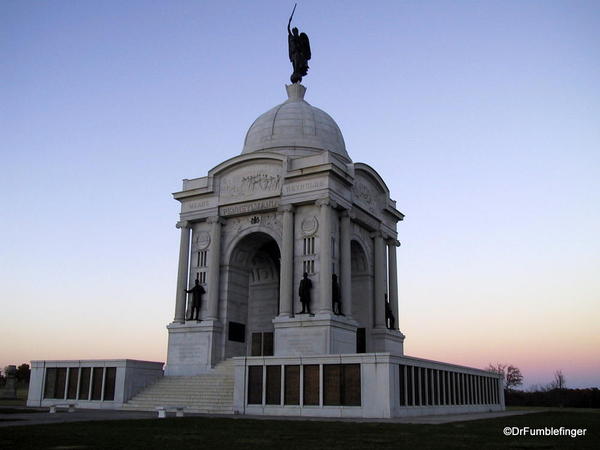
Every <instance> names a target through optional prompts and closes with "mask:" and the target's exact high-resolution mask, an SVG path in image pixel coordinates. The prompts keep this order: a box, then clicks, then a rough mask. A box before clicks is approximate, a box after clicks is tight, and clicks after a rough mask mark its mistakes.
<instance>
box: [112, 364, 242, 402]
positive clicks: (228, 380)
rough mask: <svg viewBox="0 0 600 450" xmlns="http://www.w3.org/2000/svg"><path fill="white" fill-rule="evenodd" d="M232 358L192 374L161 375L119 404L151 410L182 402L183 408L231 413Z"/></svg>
mask: <svg viewBox="0 0 600 450" xmlns="http://www.w3.org/2000/svg"><path fill="white" fill-rule="evenodd" d="M233 385H234V375H233V361H232V360H225V361H223V362H221V363H219V364H217V366H216V367H215V368H214V369H213V371H212V372H210V373H206V374H202V375H196V376H192V377H162V378H160V379H159V380H158V381H157V382H156V383H154V384H152V385H150V386H148V387H147V388H146V389H144V390H143V391H141V392H140V393H139V394H137V395H136V396H135V397H133V398H131V399H130V400H129V401H128V402H127V403H125V404H124V405H123V409H124V410H129V411H154V408H155V407H157V406H184V407H185V412H190V413H206V414H233Z"/></svg>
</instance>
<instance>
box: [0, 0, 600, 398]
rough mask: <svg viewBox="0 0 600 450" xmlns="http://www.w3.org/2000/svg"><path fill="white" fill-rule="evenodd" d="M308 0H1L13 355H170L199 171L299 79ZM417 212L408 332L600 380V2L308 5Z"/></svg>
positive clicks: (433, 353) (431, 354)
mask: <svg viewBox="0 0 600 450" xmlns="http://www.w3.org/2000/svg"><path fill="white" fill-rule="evenodd" d="M292 7H293V2H284V1H271V2H267V1H256V2H254V1H253V2H243V1H236V2H234V1H219V2H216V1H214V2H208V1H183V0H175V1H149V0H146V1H135V0H129V1H127V2H122V1H85V2H76V1H61V0H56V1H28V0H20V1H7V0H1V1H0V208H1V209H0V244H1V245H0V367H4V366H5V365H7V364H19V363H22V362H28V361H30V360H32V359H88V358H125V357H126V358H135V359H148V360H156V361H165V360H166V350H167V331H166V328H165V326H166V325H167V324H168V323H169V322H170V321H171V320H172V318H173V313H174V307H175V282H176V276H177V260H178V251H179V231H178V230H177V229H176V228H175V223H176V222H177V220H178V205H179V204H178V202H177V201H175V200H173V198H172V197H171V193H172V192H175V191H178V190H180V188H181V179H183V178H195V177H200V176H204V175H206V174H207V172H208V170H209V169H211V168H212V167H214V166H215V165H217V164H218V163H220V162H221V161H223V160H225V159H228V158H231V157H233V156H236V155H238V154H239V153H241V151H242V145H243V140H244V136H245V133H246V131H247V129H248V127H249V126H250V125H251V123H252V122H253V121H254V119H255V118H256V117H257V116H258V115H260V114H261V113H263V112H265V111H267V110H268V109H270V108H271V107H273V106H275V105H277V104H279V103H281V102H283V101H284V100H285V99H286V95H285V88H284V85H285V84H286V83H289V76H290V73H291V64H290V63H289V61H288V56H287V36H286V35H287V31H286V24H287V19H288V17H289V14H290V12H291V9H292ZM294 24H295V25H296V26H298V27H299V28H300V30H301V31H305V32H306V33H307V34H308V35H309V37H310V39H311V47H312V60H311V61H310V70H309V74H308V76H307V77H306V78H305V79H304V80H303V84H304V85H305V86H306V87H307V88H308V91H307V93H306V100H307V101H308V102H309V103H311V104H312V105H314V106H317V107H319V108H321V109H323V110H325V111H327V112H328V113H329V114H330V115H331V116H332V117H333V118H334V119H335V120H336V122H337V123H338V125H339V126H340V129H341V131H342V133H343V135H344V138H345V141H346V147H347V150H348V153H349V154H350V157H351V158H352V159H353V161H354V162H365V163H367V164H369V165H371V166H372V167H373V168H375V169H376V170H377V171H378V172H379V173H380V174H381V176H382V177H383V179H384V180H385V181H386V182H387V184H388V187H389V188H390V191H391V196H392V198H393V199H395V200H396V201H397V207H398V209H399V210H400V211H402V212H403V213H404V214H405V215H406V217H405V220H404V221H403V222H401V223H400V224H399V226H398V231H399V240H400V241H401V243H402V246H401V247H400V248H399V250H398V275H399V298H400V317H399V325H400V329H401V330H402V331H403V332H404V334H406V341H405V352H406V353H407V354H408V355H411V356H418V357H423V358H428V359H436V360H441V361H445V362H452V363H458V364H463V365H469V366H473V367H479V368H483V367H485V366H487V365H488V363H490V362H493V363H495V362H505V363H511V364H513V365H516V366H518V367H519V368H520V369H521V371H522V373H523V375H524V376H525V383H524V387H525V388H528V387H530V386H531V385H534V384H540V385H543V384H547V383H549V382H550V381H552V376H553V375H552V374H553V372H554V371H555V370H558V369H561V370H562V371H563V373H564V374H565V376H566V381H567V386H569V387H589V386H600V325H599V324H600V2H598V1H577V0H574V1H566V0H565V1H524V0H522V1H511V0H502V1H417V0H414V1H390V2H384V1H374V2H365V1H327V2H324V1H300V2H299V4H298V7H297V10H296V14H295V17H294Z"/></svg>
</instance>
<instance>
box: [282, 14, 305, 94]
mask: <svg viewBox="0 0 600 450" xmlns="http://www.w3.org/2000/svg"><path fill="white" fill-rule="evenodd" d="M295 11H296V5H294V9H293V10H292V15H291V16H290V20H289V21H288V26H287V30H288V47H289V53H290V61H291V62H292V66H293V68H294V73H292V76H291V77H290V80H291V82H292V83H300V82H301V81H302V77H305V76H306V74H307V72H308V60H309V59H310V42H309V40H308V36H307V35H306V33H300V34H298V28H296V27H294V28H292V29H291V30H290V25H291V24H292V17H294V12H295Z"/></svg>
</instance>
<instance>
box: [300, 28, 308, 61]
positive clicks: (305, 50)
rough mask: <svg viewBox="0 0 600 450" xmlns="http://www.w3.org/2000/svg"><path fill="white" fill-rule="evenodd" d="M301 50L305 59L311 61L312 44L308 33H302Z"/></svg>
mask: <svg viewBox="0 0 600 450" xmlns="http://www.w3.org/2000/svg"><path fill="white" fill-rule="evenodd" d="M300 49H301V50H302V54H303V55H304V57H305V58H306V59H307V60H309V59H310V56H311V55H310V42H309V40H308V36H307V35H306V33H300Z"/></svg>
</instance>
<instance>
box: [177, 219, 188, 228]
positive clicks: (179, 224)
mask: <svg viewBox="0 0 600 450" xmlns="http://www.w3.org/2000/svg"><path fill="white" fill-rule="evenodd" d="M190 226H191V222H190V221H188V220H180V221H179V222H177V223H176V224H175V228H189V227H190Z"/></svg>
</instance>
